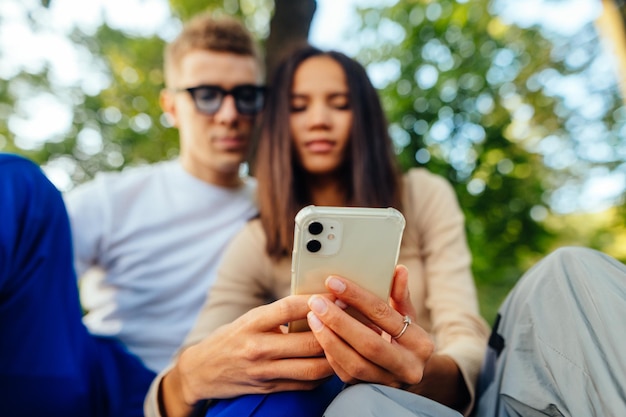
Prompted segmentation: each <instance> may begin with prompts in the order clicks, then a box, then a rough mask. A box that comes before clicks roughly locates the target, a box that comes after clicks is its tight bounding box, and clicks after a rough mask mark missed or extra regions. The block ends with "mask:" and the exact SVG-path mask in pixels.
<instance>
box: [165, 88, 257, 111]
mask: <svg viewBox="0 0 626 417" xmlns="http://www.w3.org/2000/svg"><path fill="white" fill-rule="evenodd" d="M207 89H208V90H210V91H212V92H215V93H219V94H220V97H219V102H218V104H217V106H216V107H215V109H211V110H207V109H206V108H203V107H202V106H201V105H200V104H199V101H200V99H199V98H198V96H197V94H198V92H201V91H202V90H207ZM245 90H252V91H254V93H255V100H256V101H257V103H255V105H254V108H252V109H248V108H246V107H245V106H242V103H241V100H242V98H241V96H240V94H241V92H242V91H245ZM172 91H174V92H176V93H182V92H187V93H189V95H190V96H191V99H192V100H193V103H194V105H195V107H196V110H198V112H200V113H202V114H206V115H214V114H215V113H217V112H218V111H219V110H220V109H221V108H222V104H223V103H224V99H225V98H226V96H232V97H233V99H234V100H235V108H236V109H237V112H238V113H239V114H241V115H244V116H255V115H257V114H258V113H260V112H261V110H263V107H264V106H265V93H266V92H267V87H265V86H262V85H255V84H240V85H237V86H235V87H233V88H231V89H230V90H227V89H225V88H222V87H221V86H219V85H210V84H202V85H197V86H194V87H187V88H173V89H172Z"/></svg>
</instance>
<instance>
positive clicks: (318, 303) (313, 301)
mask: <svg viewBox="0 0 626 417" xmlns="http://www.w3.org/2000/svg"><path fill="white" fill-rule="evenodd" d="M309 307H310V308H311V310H313V311H314V312H315V313H317V314H324V313H326V310H328V306H327V305H326V301H325V300H324V299H323V298H322V297H320V296H318V295H314V296H312V297H311V298H309Z"/></svg>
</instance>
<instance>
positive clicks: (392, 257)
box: [291, 206, 405, 301]
mask: <svg viewBox="0 0 626 417" xmlns="http://www.w3.org/2000/svg"><path fill="white" fill-rule="evenodd" d="M295 222H296V224H295V235H294V248H293V255H292V268H291V292H292V294H315V293H325V292H328V290H327V289H326V287H325V286H324V281H325V280H326V278H327V277H328V276H329V275H339V276H342V277H345V278H348V279H350V280H352V281H355V282H356V283H358V284H359V285H360V286H361V287H363V288H365V289H367V290H369V291H371V292H372V293H374V294H376V295H377V296H378V297H380V298H382V299H383V300H385V301H387V300H388V299H389V292H390V289H391V280H392V278H393V273H394V269H395V266H396V263H397V261H398V255H399V252H400V242H401V240H402V232H403V230H404V225H405V220H404V217H403V216H402V214H401V213H400V212H399V211H398V210H396V209H393V208H385V209H383V208H361V207H321V206H307V207H305V208H303V209H302V210H301V211H300V212H299V213H298V215H297V216H296V219H295ZM320 225H321V226H320ZM320 229H321V230H320ZM316 241H317V242H318V243H316Z"/></svg>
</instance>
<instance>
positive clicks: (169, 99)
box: [159, 89, 178, 127]
mask: <svg viewBox="0 0 626 417" xmlns="http://www.w3.org/2000/svg"><path fill="white" fill-rule="evenodd" d="M159 104H161V109H162V110H163V113H165V118H166V119H167V121H168V122H169V124H170V125H172V126H175V127H178V118H177V115H176V101H175V100H174V93H172V92H171V91H170V90H167V89H163V90H161V94H160V95H159Z"/></svg>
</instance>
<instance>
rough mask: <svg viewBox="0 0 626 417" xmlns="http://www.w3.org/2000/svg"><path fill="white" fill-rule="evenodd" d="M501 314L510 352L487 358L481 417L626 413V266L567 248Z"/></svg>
mask: <svg viewBox="0 0 626 417" xmlns="http://www.w3.org/2000/svg"><path fill="white" fill-rule="evenodd" d="M500 314H501V316H502V320H501V322H500V325H499V327H498V329H497V332H498V333H499V334H500V335H501V336H502V337H503V338H504V349H503V350H502V352H501V353H500V356H498V357H497V359H496V355H494V352H493V351H491V352H490V354H488V356H487V361H486V364H485V367H484V371H485V372H484V374H483V375H482V377H484V378H486V379H491V381H488V382H490V385H488V384H484V383H485V379H483V381H482V383H483V384H482V385H483V386H484V385H486V386H487V388H486V392H484V394H483V395H481V397H480V398H479V403H478V409H477V411H476V414H475V415H476V416H477V417H510V416H576V417H578V416H598V417H600V416H602V417H612V416H615V417H623V416H626V267H625V266H624V265H623V264H621V263H619V262H617V261H616V260H614V259H612V258H610V257H608V256H606V255H604V254H602V253H599V252H596V251H593V250H590V249H583V248H563V249H559V250H557V251H556V252H554V253H552V254H551V255H550V256H548V257H546V258H545V259H544V260H543V261H542V262H540V263H538V264H537V265H536V266H535V267H533V268H532V269H531V270H529V271H528V273H527V274H526V275H525V276H524V277H523V278H522V279H521V280H520V281H519V283H518V284H517V285H516V287H515V288H514V289H513V291H512V292H511V294H510V295H509V296H508V298H507V299H506V300H505V302H504V304H503V306H502V307H501V309H500ZM490 368H491V369H492V370H493V371H494V375H492V376H489V375H488V374H489V369H490Z"/></svg>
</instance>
